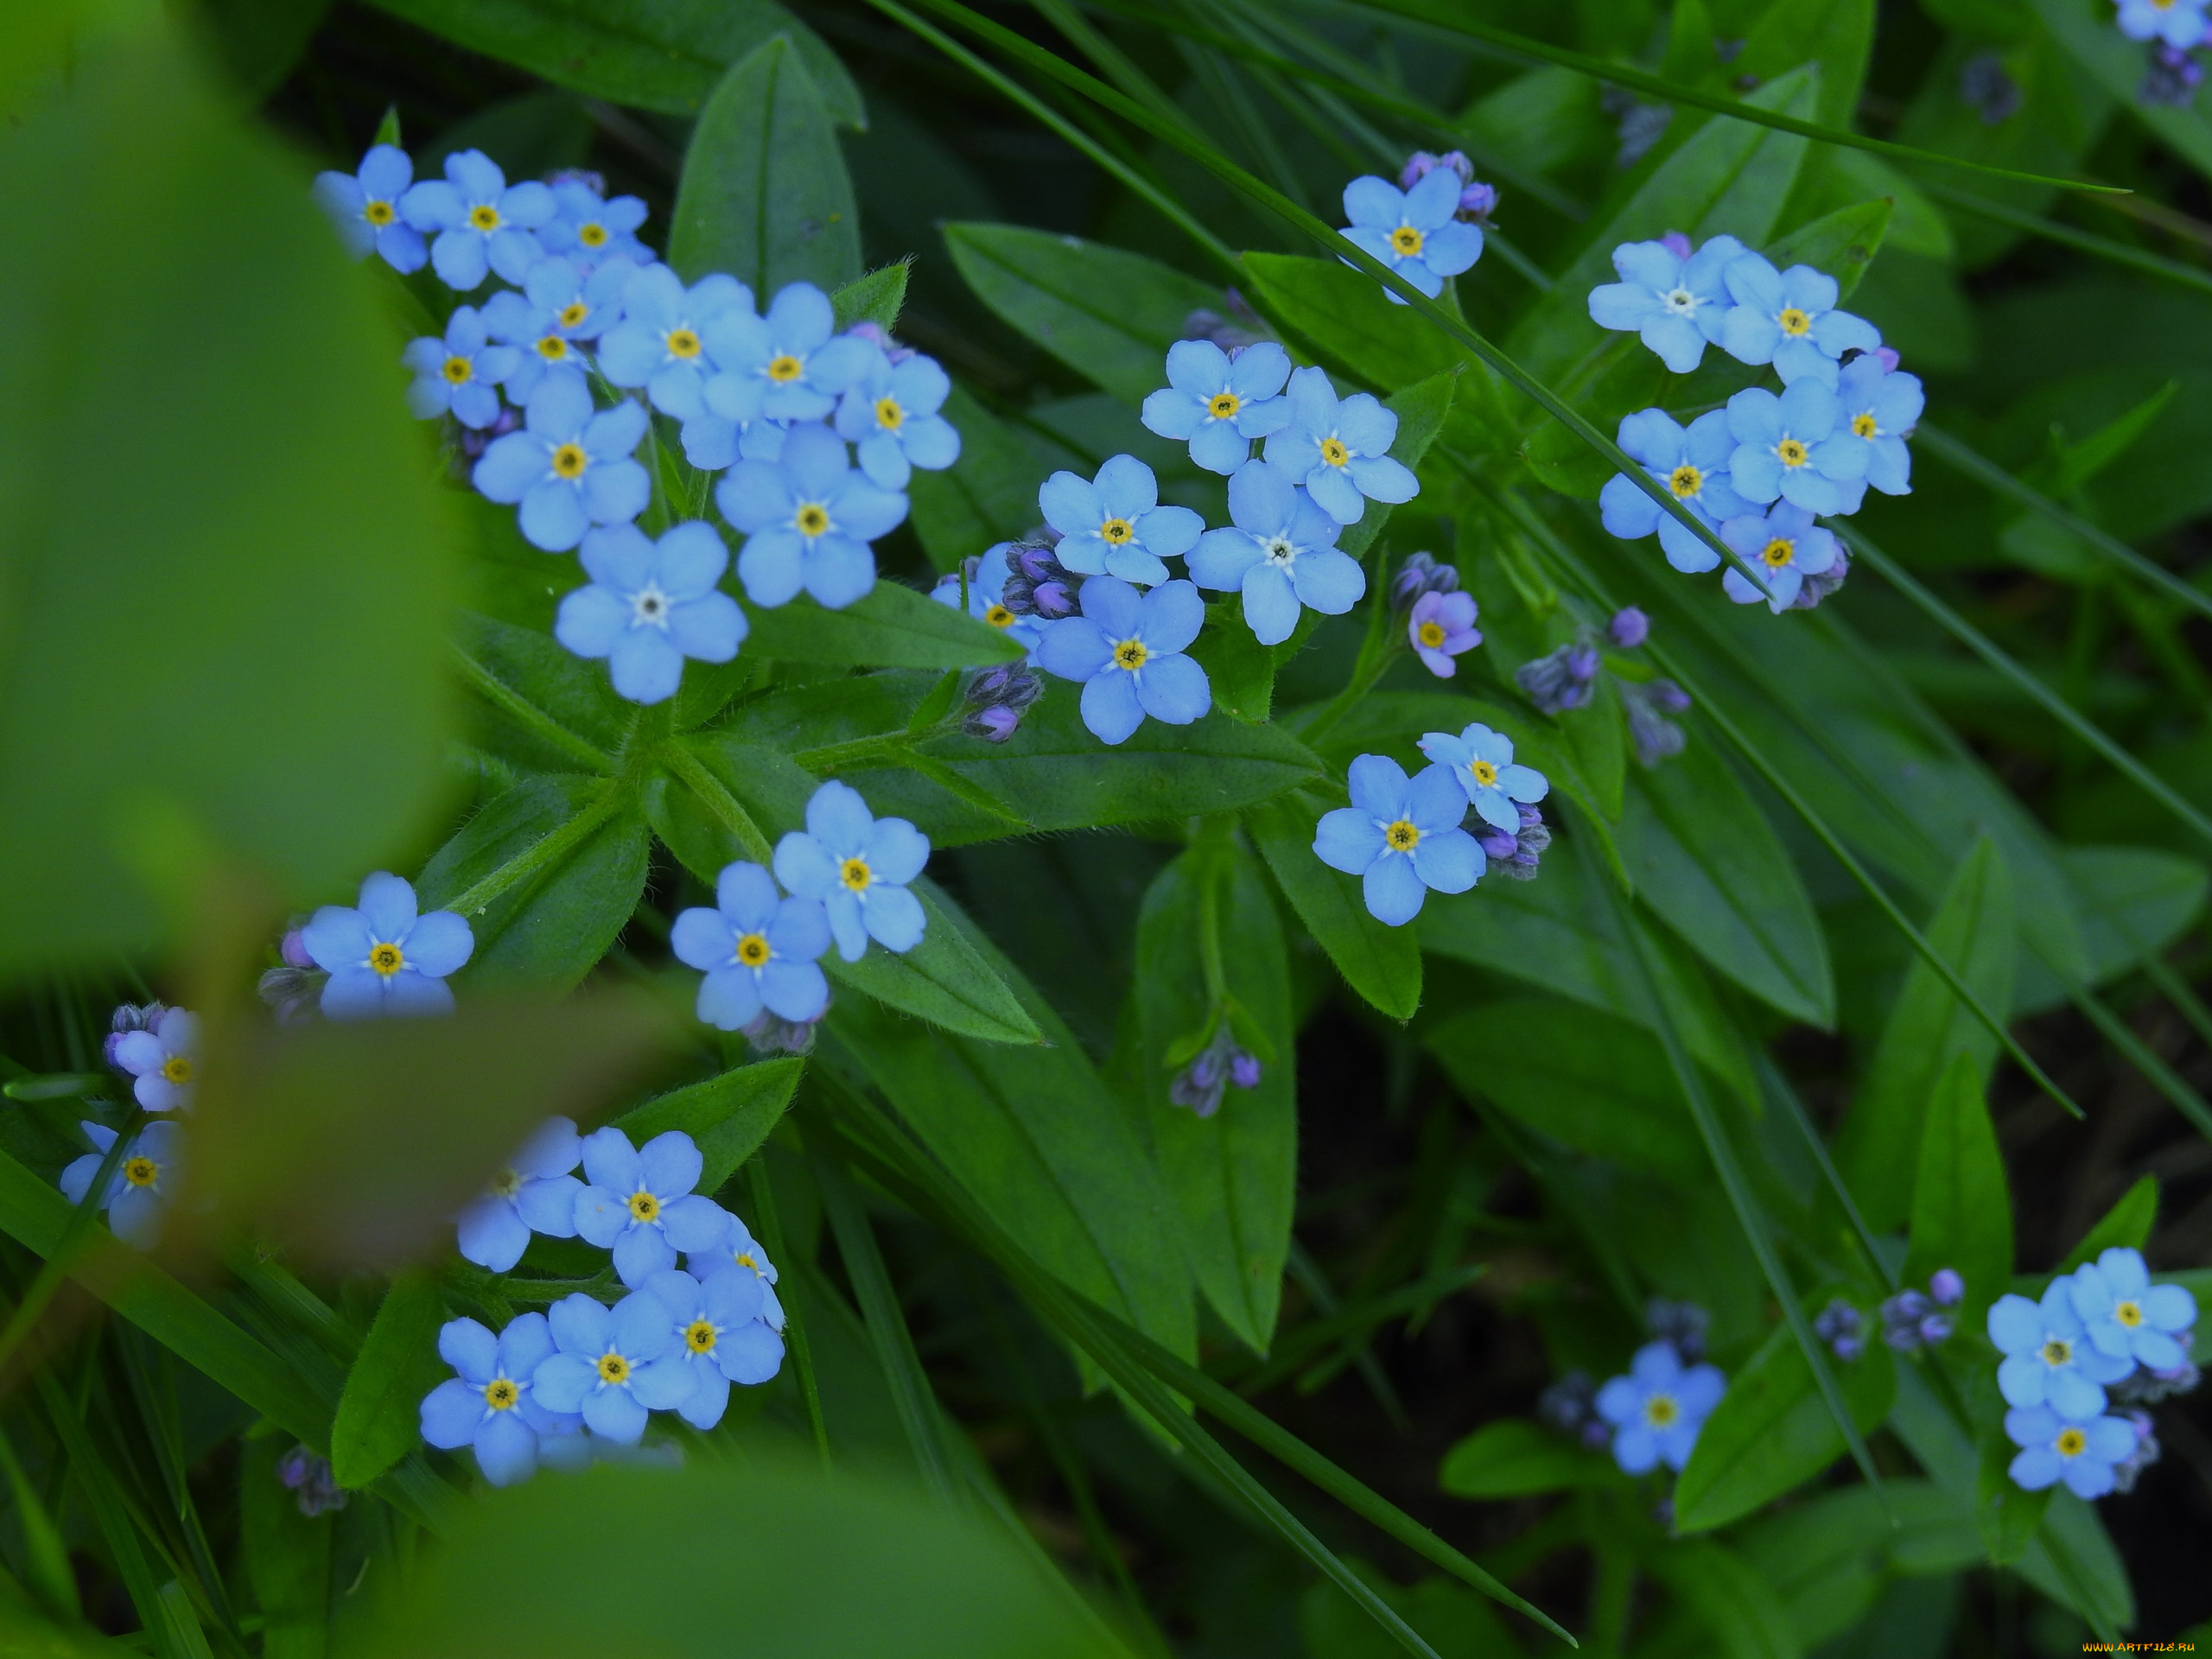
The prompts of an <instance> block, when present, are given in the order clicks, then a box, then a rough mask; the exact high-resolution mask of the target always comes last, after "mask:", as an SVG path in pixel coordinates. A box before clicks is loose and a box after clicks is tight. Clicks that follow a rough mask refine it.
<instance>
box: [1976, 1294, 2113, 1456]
mask: <svg viewBox="0 0 2212 1659" xmlns="http://www.w3.org/2000/svg"><path fill="white" fill-rule="evenodd" d="M2072 1288H2073V1286H2072V1280H2071V1277H2070V1276H2069V1275H2062V1276H2060V1277H2059V1278H2056V1279H2054V1280H2052V1281H2050V1287H2049V1288H2048V1289H2046V1290H2045V1291H2044V1294H2043V1300H2042V1302H2041V1303H2040V1304H2038V1303H2036V1302H2031V1301H2030V1300H2028V1299H2027V1298H2026V1297H2024V1296H2013V1295H2005V1296H1999V1298H1998V1299H1997V1300H1995V1301H1994V1302H1993V1303H1992V1304H1990V1308H1989V1339H1990V1341H1992V1342H1993V1343H1995V1344H1997V1349H1998V1351H1999V1353H2001V1354H2003V1355H2004V1356H2005V1358H2004V1361H2003V1362H2002V1363H2000V1364H1999V1366H1998V1368H1997V1387H1998V1391H1999V1393H2001V1394H2002V1395H2004V1396H2005V1404H2006V1405H2008V1406H2044V1405H2047V1406H2049V1407H2050V1408H2051V1409H2052V1410H2054V1411H2056V1413H2057V1414H2059V1415H2060V1416H2061V1417H2063V1418H2065V1419H2067V1420H2068V1421H2069V1422H2081V1421H2084V1420H2086V1419H2088V1418H2091V1417H2094V1416H2095V1415H2096V1414H2098V1413H2099V1412H2101V1411H2102V1410H2103V1409H2104V1408H2105V1391H2104V1388H2103V1386H2102V1385H2103V1384H2105V1383H2117V1382H2119V1381H2120V1378H2121V1377H2123V1376H2126V1375H2127V1374H2128V1372H2130V1371H2132V1370H2134V1369H2135V1362H2134V1361H2133V1360H2132V1359H2129V1358H2127V1357H2125V1356H2121V1355H2115V1354H2107V1353H2106V1352H2104V1351H2102V1350H2101V1349H2100V1348H2098V1347H2097V1345H2096V1344H2094V1343H2093V1342H2092V1341H2090V1339H2089V1337H2088V1332H2087V1331H2086V1330H2085V1329H2084V1328H2083V1326H2082V1320H2081V1318H2080V1316H2079V1315H2077V1314H2076V1313H2075V1312H2074V1303H2073V1298H2072V1295H2071V1291H2072Z"/></svg>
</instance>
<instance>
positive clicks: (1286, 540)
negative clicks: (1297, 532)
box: [1260, 536, 1298, 569]
mask: <svg viewBox="0 0 2212 1659" xmlns="http://www.w3.org/2000/svg"><path fill="white" fill-rule="evenodd" d="M1260 550H1261V551H1262V552H1263V553H1265V554H1266V555H1267V557H1268V563H1269V564H1272V565H1275V566H1278V567H1281V568H1286V569H1287V567H1288V566H1289V565H1290V564H1291V563H1293V562H1294V561H1295V560H1296V559H1297V557H1298V549H1297V548H1296V547H1295V546H1294V545H1293V544H1292V542H1291V539H1290V537H1287V536H1273V537H1268V540H1266V541H1264V542H1262V543H1261V544H1260Z"/></svg>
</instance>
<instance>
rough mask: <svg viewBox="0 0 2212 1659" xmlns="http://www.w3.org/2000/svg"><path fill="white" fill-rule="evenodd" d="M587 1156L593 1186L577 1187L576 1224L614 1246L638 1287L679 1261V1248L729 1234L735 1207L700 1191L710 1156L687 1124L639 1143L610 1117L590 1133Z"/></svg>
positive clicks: (628, 1280)
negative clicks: (706, 1156)
mask: <svg viewBox="0 0 2212 1659" xmlns="http://www.w3.org/2000/svg"><path fill="white" fill-rule="evenodd" d="M583 1160H584V1179H585V1181H586V1182H587V1183H588V1185H586V1186H585V1187H584V1188H583V1190H582V1192H578V1193H577V1194H576V1199H575V1203H576V1231H577V1232H578V1233H580V1234H582V1236H583V1237H584V1238H585V1239H586V1240H587V1241H588V1243H593V1244H596V1245H598V1246H599V1248H600V1249H602V1250H607V1249H611V1250H613V1252H614V1271H615V1272H616V1273H618V1274H620V1275H621V1277H622V1282H623V1283H624V1284H626V1285H628V1286H630V1287H632V1288H635V1287H637V1286H639V1285H641V1284H643V1283H645V1276H646V1275H647V1274H654V1273H658V1272H660V1271H661V1270H662V1269H663V1268H672V1267H674V1266H675V1265H676V1254H677V1251H678V1250H703V1249H707V1248H708V1247H709V1245H711V1244H713V1243H715V1241H716V1240H718V1239H720V1238H721V1236H722V1234H723V1232H724V1230H725V1229H726V1226H727V1224H726V1223H725V1222H724V1221H723V1217H724V1216H725V1215H727V1214H728V1211H725V1210H724V1209H723V1208H722V1207H721V1205H718V1204H716V1203H715V1201H714V1200H713V1199H712V1198H705V1197H702V1196H701V1195H700V1194H699V1193H696V1192H693V1191H692V1189H693V1188H694V1187H696V1186H697V1185H699V1172H700V1169H701V1167H702V1161H703V1160H702V1159H701V1158H700V1155H699V1147H698V1145H697V1143H696V1142H695V1141H693V1140H692V1139H691V1137H690V1135H686V1134H684V1133H683V1131H682V1130H681V1129H670V1130H668V1131H666V1132H665V1133H664V1134H661V1135H655V1136H654V1137H653V1138H652V1140H650V1141H646V1142H645V1145H644V1146H642V1147H632V1146H631V1144H630V1137H629V1136H628V1135H625V1134H623V1133H622V1131H621V1130H620V1129H618V1128H615V1127H614V1126H613V1124H611V1123H610V1124H608V1125H607V1127H605V1128H599V1129H594V1130H593V1131H592V1132H591V1133H590V1134H589V1135H586V1136H585V1137H584V1141H583Z"/></svg>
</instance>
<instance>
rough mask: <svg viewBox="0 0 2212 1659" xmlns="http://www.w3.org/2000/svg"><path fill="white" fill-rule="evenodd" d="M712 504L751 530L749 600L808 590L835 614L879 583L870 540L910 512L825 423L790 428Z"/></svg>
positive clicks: (732, 477)
mask: <svg viewBox="0 0 2212 1659" xmlns="http://www.w3.org/2000/svg"><path fill="white" fill-rule="evenodd" d="M715 504H716V505H719V506H720V507H721V510H722V517H723V518H727V519H728V520H729V522H730V523H731V524H734V526H736V528H737V529H739V530H741V531H743V532H744V533H745V546H744V547H743V549H742V550H740V552H739V553H738V556H737V574H738V578H739V580H740V581H741V582H744V583H745V596H746V597H747V599H749V600H751V601H753V603H754V604H755V605H769V606H773V605H784V604H788V603H789V602H790V601H791V600H792V599H793V598H794V597H796V596H797V594H798V591H799V589H800V588H805V589H806V591H807V592H808V593H810V594H813V595H814V597H815V599H816V600H817V601H818V602H819V603H821V604H823V605H824V606H826V607H829V609H831V610H833V611H834V610H838V609H841V608H842V607H845V606H847V605H850V604H851V603H853V602H854V601H855V600H858V599H861V598H864V597H866V596H867V594H868V589H869V588H873V587H874V586H875V555H874V553H873V552H872V551H871V550H869V547H868V543H870V542H873V541H874V539H875V538H876V537H879V536H882V535H885V534H887V533H888V532H889V531H891V530H893V528H895V527H896V526H897V524H898V523H899V520H900V519H902V518H905V517H906V497H905V496H903V495H900V494H899V493H897V492H895V491H893V490H887V489H884V488H882V487H881V486H878V485H875V484H871V483H870V482H869V481H868V479H867V477H866V476H865V475H863V474H861V473H858V472H855V471H854V470H853V468H852V467H850V466H849V465H848V464H847V462H846V459H845V444H844V440H842V438H840V437H839V436H838V435H836V433H835V432H832V431H831V430H830V429H829V428H828V427H826V426H822V425H818V424H810V425H806V426H798V427H793V428H792V429H791V431H790V432H788V433H786V434H785V436H784V447H783V450H782V453H781V454H780V456H779V458H778V459H777V460H775V461H739V462H738V463H737V465H736V466H734V467H731V468H730V469H729V471H728V473H727V474H724V475H723V477H722V480H721V483H720V484H718V485H716V486H715Z"/></svg>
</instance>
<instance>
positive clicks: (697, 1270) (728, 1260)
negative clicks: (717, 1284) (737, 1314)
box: [683, 1216, 784, 1331]
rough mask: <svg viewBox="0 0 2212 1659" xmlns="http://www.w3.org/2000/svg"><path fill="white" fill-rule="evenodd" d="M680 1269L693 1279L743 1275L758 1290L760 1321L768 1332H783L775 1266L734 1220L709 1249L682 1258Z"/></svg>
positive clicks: (730, 1219) (732, 1219)
mask: <svg viewBox="0 0 2212 1659" xmlns="http://www.w3.org/2000/svg"><path fill="white" fill-rule="evenodd" d="M683 1267H684V1270H685V1271H686V1272H687V1273H689V1274H691V1275H692V1277H694V1278H695V1279H704V1278H707V1277H708V1276H709V1274H717V1273H738V1272H742V1273H744V1274H747V1276H748V1277H750V1278H752V1279H753V1280H754V1281H757V1282H758V1283H759V1285H760V1317H761V1318H762V1319H764V1320H766V1322H767V1325H768V1328H769V1329H770V1330H772V1331H780V1330H782V1329H783V1328H784V1309H783V1304H782V1303H780V1302H779V1301H778V1300H776V1264H775V1263H774V1262H771V1261H770V1260H769V1259H768V1252H767V1251H766V1250H765V1249H762V1248H761V1246H760V1241H759V1240H757V1239H756V1238H754V1237H753V1235H752V1233H751V1232H749V1231H747V1229H746V1225H745V1224H744V1223H743V1222H742V1221H740V1220H739V1219H738V1218H737V1217H735V1216H731V1217H730V1218H729V1226H728V1230H725V1231H724V1232H723V1234H722V1236H721V1240H720V1241H719V1242H718V1243H716V1244H715V1247H714V1248H713V1249H709V1250H694V1251H692V1252H690V1254H689V1255H685V1257H684V1258H683Z"/></svg>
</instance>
